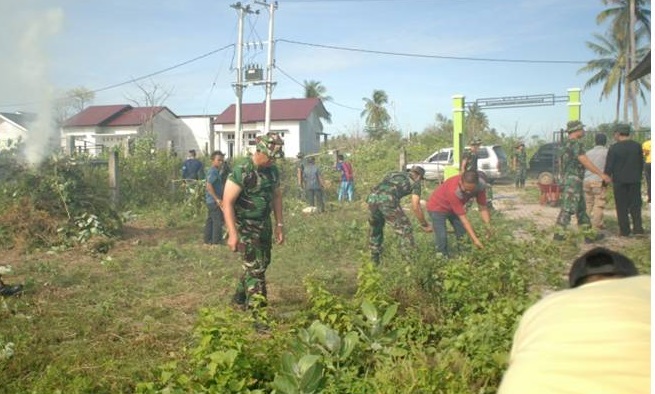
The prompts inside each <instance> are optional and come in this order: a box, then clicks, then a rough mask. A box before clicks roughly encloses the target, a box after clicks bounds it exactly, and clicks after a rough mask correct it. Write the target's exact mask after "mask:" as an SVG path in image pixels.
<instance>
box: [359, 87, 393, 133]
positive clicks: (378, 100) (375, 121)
mask: <svg viewBox="0 0 655 394" xmlns="http://www.w3.org/2000/svg"><path fill="white" fill-rule="evenodd" d="M362 100H364V103H365V104H364V110H363V111H362V113H361V114H360V116H362V117H366V132H367V133H368V135H369V136H370V137H371V138H372V139H379V138H380V137H382V135H383V134H384V133H385V132H386V131H387V129H388V128H389V121H390V120H391V117H390V116H389V112H387V109H386V108H385V105H386V104H387V103H388V102H389V97H388V96H387V93H386V92H385V91H384V90H373V97H372V98H367V97H363V98H362Z"/></svg>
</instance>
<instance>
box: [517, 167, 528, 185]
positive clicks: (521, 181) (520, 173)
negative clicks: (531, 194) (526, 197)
mask: <svg viewBox="0 0 655 394" xmlns="http://www.w3.org/2000/svg"><path fill="white" fill-rule="evenodd" d="M527 172H528V171H527V169H526V168H525V167H519V168H517V169H516V174H515V175H514V186H516V187H517V188H523V187H525V178H526V175H527Z"/></svg>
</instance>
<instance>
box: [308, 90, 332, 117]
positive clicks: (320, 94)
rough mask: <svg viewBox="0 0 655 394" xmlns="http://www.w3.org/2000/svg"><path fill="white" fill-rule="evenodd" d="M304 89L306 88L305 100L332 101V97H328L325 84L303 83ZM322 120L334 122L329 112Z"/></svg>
mask: <svg viewBox="0 0 655 394" xmlns="http://www.w3.org/2000/svg"><path fill="white" fill-rule="evenodd" d="M303 87H304V88H305V98H317V99H320V100H321V101H332V97H330V96H327V95H326V94H325V93H326V92H327V89H326V88H325V86H323V84H321V83H320V82H318V81H307V80H305V81H303ZM321 119H324V120H325V121H326V122H328V123H331V122H332V115H331V114H330V113H329V112H327V115H326V116H321Z"/></svg>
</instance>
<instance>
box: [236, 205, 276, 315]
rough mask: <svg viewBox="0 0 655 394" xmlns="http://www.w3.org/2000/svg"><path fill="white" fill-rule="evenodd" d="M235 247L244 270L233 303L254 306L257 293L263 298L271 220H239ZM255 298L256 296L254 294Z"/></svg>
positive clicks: (268, 258) (270, 238) (268, 259)
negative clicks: (240, 256) (237, 238)
mask: <svg viewBox="0 0 655 394" xmlns="http://www.w3.org/2000/svg"><path fill="white" fill-rule="evenodd" d="M237 230H238V232H239V245H238V250H239V252H240V253H241V255H242V261H243V263H242V268H243V273H242V274H241V278H240V279H239V282H238V283H237V288H236V293H235V294H234V302H235V303H237V304H241V305H245V306H254V305H256V304H257V300H256V299H253V296H255V295H259V296H260V297H259V298H260V299H261V301H264V300H266V269H267V268H268V265H269V264H270V263H271V248H272V239H273V231H272V226H271V219H270V217H268V216H267V218H266V219H265V220H263V221H262V220H252V219H242V220H239V221H238V224H237ZM255 298H258V297H255Z"/></svg>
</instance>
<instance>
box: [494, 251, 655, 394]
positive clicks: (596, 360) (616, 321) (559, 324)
mask: <svg viewBox="0 0 655 394" xmlns="http://www.w3.org/2000/svg"><path fill="white" fill-rule="evenodd" d="M569 283H570V286H571V289H568V290H563V291H559V292H556V293H554V294H551V295H549V296H547V297H545V298H544V299H542V300H541V301H539V302H538V303H536V304H535V305H533V306H532V307H530V308H529V309H528V310H527V311H526V312H525V314H524V315H523V316H522V318H521V321H520V323H519V327H518V329H517V330H516V333H515V335H514V342H513V344H512V351H511V354H510V360H509V367H508V369H507V371H506V372H505V375H504V376H503V380H502V382H501V384H500V388H499V391H498V394H525V393H529V394H564V393H571V394H574V393H594V394H624V393H633V394H642V393H643V394H646V393H650V276H646V275H638V272H637V268H636V267H635V265H634V263H633V262H632V261H631V260H630V259H628V258H627V257H626V256H624V255H622V254H620V253H617V252H614V251H611V250H608V249H605V248H601V247H597V248H594V249H591V250H590V251H588V252H587V253H585V254H584V255H582V256H581V257H579V258H578V259H576V260H575V261H574V263H573V266H572V267H571V270H570V272H569Z"/></svg>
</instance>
